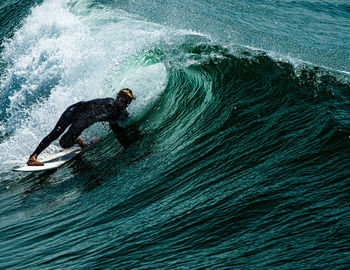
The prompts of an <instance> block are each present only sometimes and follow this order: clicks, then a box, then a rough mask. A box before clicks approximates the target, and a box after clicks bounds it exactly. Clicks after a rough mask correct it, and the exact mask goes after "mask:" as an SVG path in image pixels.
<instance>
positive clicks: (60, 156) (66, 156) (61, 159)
mask: <svg viewBox="0 0 350 270" xmlns="http://www.w3.org/2000/svg"><path fill="white" fill-rule="evenodd" d="M81 151H82V149H81V148H78V147H72V148H69V149H65V150H63V151H60V152H58V153H57V154H54V155H51V156H49V157H47V158H45V159H43V160H40V162H42V163H44V166H28V165H25V166H22V167H21V166H18V167H14V168H13V169H12V171H15V172H38V171H47V170H53V169H56V168H58V167H60V166H62V165H63V164H64V163H66V162H67V161H68V160H70V159H71V158H73V157H74V156H76V155H77V154H79V153H80V152H81Z"/></svg>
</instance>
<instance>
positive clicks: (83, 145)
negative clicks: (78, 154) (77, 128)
mask: <svg viewBox="0 0 350 270" xmlns="http://www.w3.org/2000/svg"><path fill="white" fill-rule="evenodd" d="M76 143H77V144H78V145H79V147H80V148H81V149H84V148H86V147H88V146H89V145H88V144H87V143H86V141H85V140H84V139H83V138H82V137H79V138H78V139H77V141H76Z"/></svg>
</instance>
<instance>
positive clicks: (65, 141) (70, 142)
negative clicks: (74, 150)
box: [59, 136, 75, 149]
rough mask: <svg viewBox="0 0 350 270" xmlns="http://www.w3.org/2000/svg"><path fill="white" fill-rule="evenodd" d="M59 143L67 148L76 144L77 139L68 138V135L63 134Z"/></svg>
mask: <svg viewBox="0 0 350 270" xmlns="http://www.w3.org/2000/svg"><path fill="white" fill-rule="evenodd" d="M59 143H60V146H61V147H62V148H64V149H66V148H70V147H72V146H73V145H74V143H75V139H71V138H68V137H67V136H62V138H61V139H60V141H59Z"/></svg>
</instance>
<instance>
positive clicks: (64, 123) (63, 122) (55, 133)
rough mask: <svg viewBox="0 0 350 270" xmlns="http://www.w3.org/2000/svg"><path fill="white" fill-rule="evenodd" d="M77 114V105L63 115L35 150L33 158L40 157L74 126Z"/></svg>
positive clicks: (69, 108)
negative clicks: (67, 129) (69, 127)
mask: <svg viewBox="0 0 350 270" xmlns="http://www.w3.org/2000/svg"><path fill="white" fill-rule="evenodd" d="M75 112H76V106H75V104H74V105H72V106H69V107H68V108H67V109H66V110H65V111H64V112H63V114H62V115H61V117H60V119H59V120H58V122H57V124H56V126H55V128H54V129H53V130H52V131H51V132H50V133H49V134H48V135H47V136H46V137H45V138H44V139H43V140H42V141H41V142H40V143H39V145H38V147H37V148H36V149H35V150H34V152H33V154H32V155H31V156H34V155H36V156H38V155H39V154H40V153H41V152H42V151H44V150H45V149H46V148H47V147H48V146H49V145H50V144H51V143H52V142H53V141H54V140H56V139H57V138H58V137H59V136H61V134H62V133H63V132H64V131H65V130H66V128H67V127H68V126H69V125H71V124H72V122H73V118H74V115H75Z"/></svg>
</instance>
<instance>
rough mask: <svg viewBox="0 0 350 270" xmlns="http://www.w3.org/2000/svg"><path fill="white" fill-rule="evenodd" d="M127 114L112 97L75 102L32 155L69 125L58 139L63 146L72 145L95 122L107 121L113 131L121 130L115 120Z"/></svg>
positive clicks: (123, 117) (39, 151)
mask: <svg viewBox="0 0 350 270" xmlns="http://www.w3.org/2000/svg"><path fill="white" fill-rule="evenodd" d="M127 116H128V113H127V111H126V110H121V109H120V108H119V106H118V104H117V102H116V100H115V99H113V98H101V99H93V100H90V101H81V102H78V103H75V104H73V105H71V106H69V107H68V108H67V109H66V110H65V111H64V113H63V114H62V115H61V117H60V119H59V120H58V122H57V124H56V126H55V128H54V129H53V130H52V131H51V132H50V133H49V135H47V136H46V137H45V138H44V139H43V140H42V141H41V142H40V144H39V146H38V147H37V148H36V149H35V151H34V152H33V154H32V155H39V154H40V153H41V152H42V151H43V150H44V149H45V148H46V147H48V146H49V145H50V144H51V143H52V142H53V141H54V140H56V139H57V138H58V137H59V136H60V135H61V134H62V133H63V132H64V131H65V130H66V129H67V127H69V126H70V127H69V129H68V131H67V132H66V133H65V134H64V135H63V136H62V138H61V139H60V145H61V146H62V147H63V148H69V147H72V146H73V145H74V144H75V143H76V142H77V138H78V137H79V135H80V134H81V133H82V132H83V130H84V129H86V128H88V127H89V126H91V125H92V124H94V123H97V122H109V125H110V127H111V129H112V130H113V132H114V133H117V132H119V131H120V130H121V128H120V127H119V125H118V123H117V121H118V120H124V119H125V118H126V117H127Z"/></svg>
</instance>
